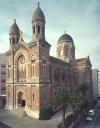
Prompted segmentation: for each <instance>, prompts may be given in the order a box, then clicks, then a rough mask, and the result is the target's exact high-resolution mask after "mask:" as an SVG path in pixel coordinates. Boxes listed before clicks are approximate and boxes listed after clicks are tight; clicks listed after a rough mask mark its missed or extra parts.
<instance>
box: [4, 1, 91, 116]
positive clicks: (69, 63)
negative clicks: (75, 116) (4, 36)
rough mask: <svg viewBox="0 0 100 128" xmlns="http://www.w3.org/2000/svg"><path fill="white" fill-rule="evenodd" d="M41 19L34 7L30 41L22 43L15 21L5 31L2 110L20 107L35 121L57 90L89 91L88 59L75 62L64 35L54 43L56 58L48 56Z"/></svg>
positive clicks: (68, 38) (72, 48) (70, 41)
mask: <svg viewBox="0 0 100 128" xmlns="http://www.w3.org/2000/svg"><path fill="white" fill-rule="evenodd" d="M45 24H46V20H45V15H44V13H43V11H42V9H41V8H40V5H39V3H38V6H37V8H36V10H35V11H34V13H33V16H32V39H31V41H30V42H25V41H24V39H23V37H22V34H21V32H20V28H19V27H18V25H17V23H16V20H14V23H13V25H12V26H11V28H10V31H9V50H8V51H7V52H6V56H7V59H6V95H7V96H6V108H7V109H12V110H13V109H19V108H21V107H23V108H24V109H25V111H26V113H27V115H29V116H31V117H35V118H39V115H40V110H41V109H42V108H47V107H49V105H50V98H51V97H52V96H56V94H57V89H58V88H59V87H64V88H66V89H67V90H68V91H69V92H73V93H78V88H79V86H80V85H81V84H83V83H86V84H87V85H88V87H89V90H88V91H87V94H86V96H87V98H89V99H91V98H90V97H91V93H92V92H91V87H92V74H91V68H92V65H91V62H90V59H89V56H87V57H84V58H80V59H76V58H75V44H74V40H73V38H72V37H71V36H70V35H69V34H67V33H64V34H63V35H62V36H61V37H60V38H59V39H58V42H57V49H56V51H57V53H56V57H53V56H50V48H51V45H50V43H49V42H47V40H46V39H45Z"/></svg>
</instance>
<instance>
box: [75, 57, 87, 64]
mask: <svg viewBox="0 0 100 128" xmlns="http://www.w3.org/2000/svg"><path fill="white" fill-rule="evenodd" d="M86 60H87V57H86V58H80V59H76V60H75V61H76V62H77V63H80V62H85V61H86Z"/></svg>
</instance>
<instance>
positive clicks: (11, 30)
mask: <svg viewBox="0 0 100 128" xmlns="http://www.w3.org/2000/svg"><path fill="white" fill-rule="evenodd" d="M9 33H17V34H20V30H19V27H18V25H17V24H16V20H14V23H13V25H12V26H11V27H10V32H9Z"/></svg>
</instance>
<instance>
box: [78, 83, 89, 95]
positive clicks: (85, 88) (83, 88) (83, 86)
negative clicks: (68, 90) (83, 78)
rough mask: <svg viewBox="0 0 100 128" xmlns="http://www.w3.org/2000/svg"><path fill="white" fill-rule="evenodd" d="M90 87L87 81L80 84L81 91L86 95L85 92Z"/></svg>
mask: <svg viewBox="0 0 100 128" xmlns="http://www.w3.org/2000/svg"><path fill="white" fill-rule="evenodd" d="M88 89H89V88H88V85H87V84H86V83H83V84H81V85H80V88H79V91H80V92H81V93H82V94H83V95H85V94H86V91H87V90H88Z"/></svg>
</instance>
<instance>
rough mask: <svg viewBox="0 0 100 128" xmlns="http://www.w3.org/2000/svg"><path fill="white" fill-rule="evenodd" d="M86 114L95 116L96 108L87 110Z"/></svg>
mask: <svg viewBox="0 0 100 128" xmlns="http://www.w3.org/2000/svg"><path fill="white" fill-rule="evenodd" d="M88 115H90V116H95V115H96V109H91V110H89V112H88Z"/></svg>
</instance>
